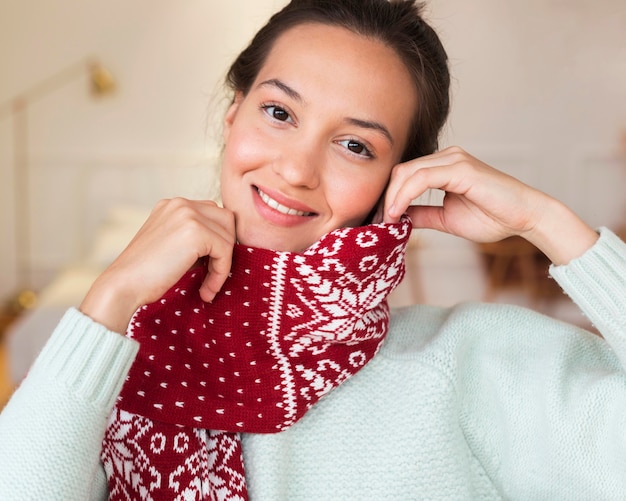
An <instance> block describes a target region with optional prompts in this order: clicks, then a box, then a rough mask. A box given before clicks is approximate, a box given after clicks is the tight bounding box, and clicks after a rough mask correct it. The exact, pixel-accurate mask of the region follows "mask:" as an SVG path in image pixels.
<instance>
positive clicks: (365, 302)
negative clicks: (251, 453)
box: [102, 217, 411, 501]
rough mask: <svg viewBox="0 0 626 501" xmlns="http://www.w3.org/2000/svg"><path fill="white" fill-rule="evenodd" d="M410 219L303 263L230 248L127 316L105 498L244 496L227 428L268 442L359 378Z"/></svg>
mask: <svg viewBox="0 0 626 501" xmlns="http://www.w3.org/2000/svg"><path fill="white" fill-rule="evenodd" d="M410 231H411V222H410V220H409V219H408V218H407V217H405V218H403V219H402V221H401V222H400V223H397V224H377V225H369V226H366V227H360V228H344V229H340V230H336V231H333V232H331V233H329V234H327V235H325V236H324V237H322V239H320V241H318V242H317V243H315V244H314V245H313V246H311V247H310V248H309V249H307V250H306V251H305V252H303V253H300V254H298V253H292V252H275V251H269V250H265V249H256V248H250V247H244V246H240V245H236V246H235V248H234V253H233V265H232V270H231V274H230V276H229V278H228V280H227V281H226V283H225V284H224V286H223V287H222V290H221V291H220V293H219V294H218V295H217V296H216V298H215V299H214V300H213V302H212V303H204V302H203V301H202V300H201V299H200V296H199V293H198V290H199V287H200V284H201V283H202V281H203V279H204V277H205V274H206V267H196V268H194V269H192V270H190V271H189V272H188V273H187V274H185V275H184V276H183V277H182V278H181V279H180V280H179V282H178V283H177V284H176V285H175V286H174V287H172V289H170V290H169V291H168V292H167V293H166V294H165V295H164V296H163V297H162V298H161V299H160V300H159V301H157V302H155V303H152V304H150V305H145V306H143V307H141V308H140V309H139V310H138V311H137V312H136V313H135V315H134V316H133V319H132V320H131V323H130V325H129V329H128V331H127V336H129V337H132V338H134V339H136V340H137V341H139V343H140V350H139V354H138V356H137V359H136V361H135V363H134V364H133V366H132V368H131V371H130V373H129V376H128V378H127V381H126V383H125V385H124V387H123V389H122V392H121V394H120V397H119V398H118V402H117V404H116V408H115V409H114V411H113V413H112V414H111V417H110V419H109V423H108V427H107V431H106V436H105V439H104V441H103V449H102V461H103V464H104V466H105V471H106V474H107V479H108V483H109V490H110V499H112V500H133V499H148V500H154V501H159V500H162V499H163V500H164V499H168V500H169V499H180V500H223V501H226V500H228V501H231V500H232V501H244V500H246V499H248V495H247V488H246V484H245V472H244V465H243V459H242V450H241V440H240V437H239V433H240V432H248V433H276V432H280V431H282V430H284V429H286V428H288V427H289V426H291V425H293V424H294V423H295V422H296V421H298V420H299V419H301V418H302V417H303V416H304V414H305V413H306V412H307V410H308V409H310V408H311V407H312V406H313V405H314V404H315V403H316V402H317V401H318V400H319V399H320V398H322V397H323V396H324V395H326V394H328V393H329V392H330V391H331V390H332V389H333V388H336V387H337V386H338V385H340V384H341V383H342V382H344V381H345V380H346V379H348V378H349V377H351V376H352V375H354V374H355V373H356V372H357V371H358V370H360V369H361V368H362V367H363V366H364V365H365V364H366V363H367V362H368V361H369V360H370V359H371V358H372V357H373V356H374V355H375V353H376V352H377V351H378V349H379V348H380V345H381V343H382V341H383V339H384V336H385V334H386V332H387V327H388V322H389V309H388V306H387V303H386V298H387V296H388V295H389V293H390V292H391V291H392V290H393V289H394V288H395V287H396V286H397V285H398V284H399V283H400V281H401V280H402V278H403V276H404V255H405V251H406V244H407V242H408V238H409V236H410Z"/></svg>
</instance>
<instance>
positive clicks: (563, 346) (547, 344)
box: [381, 303, 613, 378]
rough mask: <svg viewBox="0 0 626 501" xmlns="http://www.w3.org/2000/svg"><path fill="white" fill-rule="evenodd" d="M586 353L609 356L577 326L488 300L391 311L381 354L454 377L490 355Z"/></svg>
mask: <svg viewBox="0 0 626 501" xmlns="http://www.w3.org/2000/svg"><path fill="white" fill-rule="evenodd" d="M573 351H575V352H584V353H586V354H587V355H590V356H592V357H595V358H600V359H603V360H606V359H607V358H608V359H612V358H613V355H612V352H611V350H610V348H609V347H608V345H607V344H606V343H605V342H604V341H603V340H602V339H601V338H600V337H598V336H596V335H594V334H591V333H590V332H587V331H585V330H584V329H581V328H579V327H576V326H573V325H569V324H567V323H564V322H561V321H559V320H555V319H552V318H550V317H547V316H545V315H543V314H540V313H538V312H536V311H532V310H529V309H527V308H523V307H519V306H514V305H504V304H489V303H461V304H458V305H455V306H453V307H449V308H442V307H432V306H424V305H414V306H409V307H405V308H402V309H398V310H393V311H392V315H391V324H390V328H389V334H388V338H387V340H386V342H385V345H384V347H383V349H382V350H381V355H382V356H384V357H387V358H391V359H396V360H398V359H403V360H408V359H415V360H420V361H422V362H424V363H427V364H430V365H434V366H437V367H438V368H439V369H440V370H443V371H445V372H447V373H448V375H449V376H450V377H453V378H456V377H457V376H458V372H459V371H461V372H465V370H466V369H467V368H469V367H474V368H475V367H476V366H480V365H483V364H491V363H493V361H494V359H496V358H500V359H508V360H515V365H517V364H520V365H522V366H523V365H525V364H526V363H527V359H531V358H532V359H533V360H535V361H536V360H537V359H538V358H540V357H539V354H541V355H542V356H543V357H547V358H550V357H552V358H562V357H565V356H568V355H567V354H569V353H572V352H573Z"/></svg>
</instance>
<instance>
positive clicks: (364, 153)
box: [338, 139, 374, 158]
mask: <svg viewBox="0 0 626 501" xmlns="http://www.w3.org/2000/svg"><path fill="white" fill-rule="evenodd" d="M338 144H340V145H341V146H343V147H344V148H345V149H347V150H348V151H349V152H350V153H354V154H355V155H357V156H359V157H364V158H374V155H373V154H372V152H371V151H370V149H369V148H368V147H367V146H365V145H364V144H363V143H361V142H359V141H356V140H354V139H344V140H343V141H338Z"/></svg>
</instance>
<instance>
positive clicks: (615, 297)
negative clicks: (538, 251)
mask: <svg viewBox="0 0 626 501" xmlns="http://www.w3.org/2000/svg"><path fill="white" fill-rule="evenodd" d="M550 274H551V275H552V277H553V278H554V279H555V280H556V281H557V282H558V283H559V285H560V286H561V287H562V288H563V290H564V291H565V293H566V294H568V295H569V296H570V297H571V298H572V300H573V301H574V302H575V303H576V304H577V305H578V306H579V307H580V309H581V310H582V312H583V313H584V314H585V315H586V316H587V317H588V318H589V320H590V321H591V322H592V323H593V324H594V325H595V326H596V328H597V329H598V330H599V331H600V332H601V333H602V336H603V337H604V338H605V339H606V340H607V341H608V343H609V344H610V345H611V347H612V348H613V349H614V350H615V352H616V354H617V356H618V357H619V359H620V361H621V363H622V366H623V367H624V368H625V370H626V243H624V242H622V241H621V240H620V239H619V238H618V237H617V236H616V235H615V234H614V233H612V232H611V231H609V230H607V229H606V228H601V229H600V238H599V240H598V242H597V243H596V245H594V246H593V247H592V248H591V249H589V251H587V252H586V253H585V254H583V255H582V256H581V257H579V258H578V259H575V260H574V261H572V262H571V263H569V264H567V265H564V266H554V265H552V266H551V267H550Z"/></svg>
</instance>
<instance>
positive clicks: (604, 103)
mask: <svg viewBox="0 0 626 501" xmlns="http://www.w3.org/2000/svg"><path fill="white" fill-rule="evenodd" d="M284 4H285V0H228V1H218V0H185V1H183V2H171V1H166V0H150V1H147V0H135V1H132V2H127V1H121V0H110V1H108V2H96V1H95V0H81V1H78V0H49V1H46V2H37V1H34V0H3V1H2V2H1V3H0V180H1V181H0V235H1V238H0V305H1V306H2V308H1V313H0V330H2V332H4V335H3V334H2V333H0V339H3V341H2V342H0V360H4V362H1V361H0V406H1V405H2V401H3V399H6V396H7V395H8V394H9V392H10V391H11V388H12V387H13V386H14V385H15V384H17V383H19V381H20V380H21V378H22V377H23V376H24V374H25V372H26V370H27V368H28V366H29V365H30V363H32V360H33V358H34V357H35V356H36V353H37V352H38V350H39V349H40V348H41V346H42V344H43V343H44V342H45V339H46V338H47V337H48V336H49V334H50V332H51V329H52V328H53V326H54V324H55V323H56V320H58V318H60V316H61V315H62V313H63V311H64V310H65V309H66V308H67V307H68V306H69V305H77V304H78V303H79V302H80V299H81V297H82V295H83V294H84V292H85V291H86V289H87V288H88V287H89V284H90V283H91V281H92V280H93V279H94V278H95V276H96V275H97V274H98V273H99V272H100V271H101V270H102V269H103V268H104V267H105V266H106V265H107V264H108V263H109V262H111V260H112V259H113V258H114V257H115V255H116V254H117V253H118V252H120V251H121V249H123V247H124V246H125V244H126V243H127V242H128V241H129V239H130V238H131V237H132V235H133V234H134V232H135V231H136V230H137V229H138V227H139V226H140V224H141V222H142V221H143V219H144V218H145V217H146V216H147V214H148V212H149V210H150V208H151V207H152V206H153V205H154V204H155V203H156V202H157V201H158V200H159V199H160V198H163V197H172V196H185V197H190V198H207V197H214V196H215V193H216V176H217V172H218V168H219V150H220V123H221V115H222V112H223V110H224V109H225V105H226V104H227V103H226V102H225V96H224V91H223V88H222V85H221V81H222V79H223V76H224V74H225V72H226V69H227V67H228V65H229V63H230V61H231V60H232V58H233V57H234V56H235V55H236V54H237V53H238V52H239V51H240V50H241V48H242V47H243V46H244V45H245V43H246V42H247V41H248V39H249V37H250V36H251V35H252V34H253V33H254V31H255V30H256V29H257V28H258V27H260V26H261V25H262V24H263V23H264V22H265V20H266V19H267V17H268V16H269V15H270V14H271V13H272V12H273V11H274V10H276V9H277V8H279V7H281V6H282V5H284ZM427 13H428V18H429V19H430V20H431V22H432V23H433V24H434V25H435V26H436V28H437V29H438V31H439V33H440V35H441V37H442V39H443V41H444V44H445V46H446V48H447V50H448V54H449V57H450V64H451V69H452V75H453V85H452V114H451V116H450V120H449V123H448V126H447V127H446V130H445V133H444V136H443V138H442V141H441V146H442V147H444V146H448V145H452V144H458V145H460V146H462V147H463V148H465V149H466V150H468V151H469V152H470V153H472V154H473V155H475V156H477V157H479V158H481V159H482V160H484V161H486V162H487V163H490V164H492V165H494V166H496V167H498V168H500V169H501V170H504V171H506V172H508V173H510V174H512V175H514V176H516V177H518V178H520V179H521V180H523V181H526V182H528V183H529V184H532V185H534V186H536V187H538V188H540V189H542V190H544V191H547V192H549V193H551V194H552V195H554V196H556V197H557V198H559V199H561V200H563V201H564V202H565V203H567V204H568V205H570V206H571V207H572V208H573V209H575V210H576V211H577V212H578V213H579V214H580V215H581V216H583V218H585V219H586V220H587V221H588V222H589V223H590V224H592V225H593V226H600V225H604V226H608V227H611V228H612V229H614V230H616V231H622V232H623V231H624V230H623V228H624V227H626V3H625V2H624V0H594V1H590V0H528V1H526V2H511V1H502V0H473V1H472V2H467V1H464V0H433V1H432V2H430V3H429V4H428V7H427ZM337 50H341V49H340V48H338V49H337ZM338 70H339V69H338ZM440 197H441V194H440V193H429V194H427V195H426V196H425V199H426V200H427V201H428V202H430V203H437V201H438V200H440ZM414 233H415V236H414V238H413V241H412V245H411V248H410V251H411V252H410V255H409V256H408V266H409V269H408V273H407V278H406V279H405V281H404V282H403V284H401V286H400V287H399V289H398V290H397V291H396V292H395V293H394V296H393V300H392V301H393V305H394V306H402V305H405V304H410V303H414V302H424V301H425V302H428V303H432V304H439V305H450V304H453V303H457V302H459V301H480V300H485V301H508V302H514V303H518V304H522V305H526V306H529V307H531V308H535V309H538V310H540V311H542V312H544V313H547V314H550V315H553V316H556V317H558V318H562V319H563V320H567V321H570V322H574V323H578V324H580V325H582V326H585V327H591V326H588V325H587V323H586V321H585V319H584V318H582V316H581V315H580V314H579V313H578V312H577V309H576V308H575V307H574V306H573V305H572V304H571V302H570V301H569V300H568V299H567V298H566V297H564V296H563V295H562V294H561V293H560V292H559V291H558V290H555V288H554V286H553V284H552V283H551V281H550V280H547V279H546V276H547V265H548V263H546V262H545V260H544V259H543V258H542V256H541V255H540V254H538V253H537V252H536V250H535V249H534V248H532V247H529V246H527V245H525V244H524V242H520V241H516V240H515V239H513V240H511V241H506V242H502V243H500V244H497V245H489V246H477V245H474V244H471V243H468V242H464V241H462V240H460V239H457V238H454V237H450V236H447V235H443V234H439V233H436V232H429V231H426V230H420V231H417V232H414ZM622 235H624V233H622Z"/></svg>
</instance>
